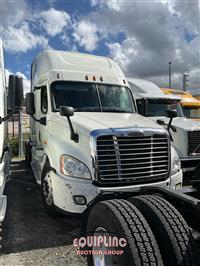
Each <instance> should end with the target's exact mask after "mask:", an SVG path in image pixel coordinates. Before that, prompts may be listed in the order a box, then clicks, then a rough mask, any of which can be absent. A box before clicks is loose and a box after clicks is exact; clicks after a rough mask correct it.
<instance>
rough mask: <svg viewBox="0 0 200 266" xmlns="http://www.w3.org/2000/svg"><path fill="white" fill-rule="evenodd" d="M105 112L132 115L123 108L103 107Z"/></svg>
mask: <svg viewBox="0 0 200 266" xmlns="http://www.w3.org/2000/svg"><path fill="white" fill-rule="evenodd" d="M102 111H103V112H112V113H131V112H129V111H127V110H123V109H121V108H113V107H103V108H102Z"/></svg>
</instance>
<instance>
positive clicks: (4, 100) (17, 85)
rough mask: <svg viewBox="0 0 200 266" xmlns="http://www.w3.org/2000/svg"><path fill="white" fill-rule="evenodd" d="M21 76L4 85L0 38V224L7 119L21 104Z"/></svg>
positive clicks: (7, 171) (7, 165)
mask: <svg viewBox="0 0 200 266" xmlns="http://www.w3.org/2000/svg"><path fill="white" fill-rule="evenodd" d="M22 101H23V91H22V78H20V77H15V76H13V75H11V76H10V77H9V86H8V88H7V87H6V81H5V71H4V56H3V45H2V40H1V39H0V224H1V223H2V222H3V221H4V218H5V213H6V206H7V198H6V196H5V195H4V188H5V184H6V181H7V180H8V176H9V174H10V159H11V154H10V149H9V145H8V136H7V120H8V118H9V117H10V116H11V115H12V114H14V113H16V112H17V111H18V110H19V108H20V107H21V105H22Z"/></svg>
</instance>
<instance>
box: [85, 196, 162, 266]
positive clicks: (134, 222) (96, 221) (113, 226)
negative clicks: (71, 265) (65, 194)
mask: <svg viewBox="0 0 200 266" xmlns="http://www.w3.org/2000/svg"><path fill="white" fill-rule="evenodd" d="M87 233H88V234H90V235H93V236H99V235H101V236H106V237H107V239H108V237H109V236H111V237H114V236H116V237H118V238H125V239H126V241H127V245H126V246H125V247H124V248H122V247H120V246H119V247H115V248H112V249H111V248H110V247H109V248H108V247H104V245H103V246H101V247H99V248H96V247H94V246H93V247H92V248H91V250H93V251H94V250H97V249H100V250H102V251H103V252H102V255H88V265H108V266H110V265H116V266H117V265H159V266H160V265H163V262H162V258H161V255H160V251H159V248H158V245H157V243H156V240H155V238H154V235H153V233H152V231H151V229H150V227H149V225H148V224H147V222H146V220H145V218H144V217H143V215H142V214H141V213H140V212H139V211H138V209H137V208H136V207H135V206H134V205H133V204H131V203H130V202H128V201H126V200H108V201H102V202H99V203H97V204H96V205H95V206H94V207H93V208H92V210H91V212H90V214H89V218H88V224H87ZM105 250H114V251H116V250H123V254H122V255H105V253H104V251H105Z"/></svg>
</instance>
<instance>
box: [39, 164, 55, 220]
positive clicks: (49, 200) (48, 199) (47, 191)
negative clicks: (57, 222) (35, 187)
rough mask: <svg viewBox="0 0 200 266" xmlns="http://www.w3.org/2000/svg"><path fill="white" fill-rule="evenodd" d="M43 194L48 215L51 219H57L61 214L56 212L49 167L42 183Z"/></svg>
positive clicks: (45, 171)
mask: <svg viewBox="0 0 200 266" xmlns="http://www.w3.org/2000/svg"><path fill="white" fill-rule="evenodd" d="M41 194H42V201H43V205H44V207H45V209H46V210H47V212H48V214H49V215H50V216H51V217H53V218H56V217H57V216H58V215H59V214H58V212H57V211H56V208H55V205H54V201H53V187H52V180H51V175H50V169H49V167H48V168H46V169H45V170H44V174H43V177H42V183H41Z"/></svg>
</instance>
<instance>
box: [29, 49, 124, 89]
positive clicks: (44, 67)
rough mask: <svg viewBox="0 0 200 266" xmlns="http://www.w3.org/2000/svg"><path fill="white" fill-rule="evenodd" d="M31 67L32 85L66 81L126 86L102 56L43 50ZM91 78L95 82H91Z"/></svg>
mask: <svg viewBox="0 0 200 266" xmlns="http://www.w3.org/2000/svg"><path fill="white" fill-rule="evenodd" d="M32 67H33V70H32V72H33V83H34V85H36V84H38V83H41V82H42V80H44V79H49V80H50V82H53V81H55V80H68V81H84V82H99V83H107V84H116V85H117V84H118V85H122V86H124V85H127V86H128V82H127V81H125V83H126V84H124V81H123V80H126V79H125V77H124V75H123V73H122V71H121V69H120V68H119V67H118V66H117V64H116V63H115V62H114V61H113V60H111V59H110V58H107V57H102V56H95V55H89V54H82V53H77V52H65V51H56V50H45V51H43V52H42V53H40V54H39V55H38V56H37V57H36V58H35V60H34V61H33V66H32ZM86 76H88V80H87V79H86ZM93 76H95V78H96V80H93ZM101 77H102V79H103V81H101Z"/></svg>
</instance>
